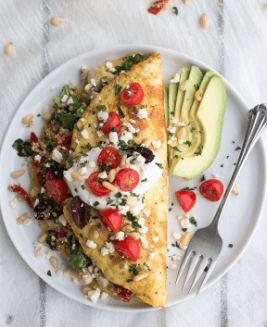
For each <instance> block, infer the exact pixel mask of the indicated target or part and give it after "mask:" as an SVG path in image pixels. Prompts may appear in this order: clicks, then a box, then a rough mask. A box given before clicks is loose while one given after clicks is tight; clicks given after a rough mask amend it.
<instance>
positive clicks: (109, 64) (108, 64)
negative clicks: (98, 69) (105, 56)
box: [106, 61, 113, 69]
mask: <svg viewBox="0 0 267 327" xmlns="http://www.w3.org/2000/svg"><path fill="white" fill-rule="evenodd" d="M106 67H107V68H108V69H110V68H112V67H113V64H112V62H110V61H107V62H106Z"/></svg>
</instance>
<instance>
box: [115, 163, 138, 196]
mask: <svg viewBox="0 0 267 327" xmlns="http://www.w3.org/2000/svg"><path fill="white" fill-rule="evenodd" d="M116 182H117V184H118V186H119V188H120V189H121V190H122V191H124V192H129V191H132V190H133V189H134V188H136V186H137V185H138V183H139V174H138V172H137V171H136V170H134V169H131V168H123V169H121V170H119V171H118V172H117V175H116Z"/></svg>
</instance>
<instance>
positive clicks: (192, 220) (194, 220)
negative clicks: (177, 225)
mask: <svg viewBox="0 0 267 327" xmlns="http://www.w3.org/2000/svg"><path fill="white" fill-rule="evenodd" d="M189 222H190V224H192V225H195V226H197V222H196V219H195V217H191V218H190V219H189Z"/></svg>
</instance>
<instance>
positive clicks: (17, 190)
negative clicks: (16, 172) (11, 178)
mask: <svg viewBox="0 0 267 327" xmlns="http://www.w3.org/2000/svg"><path fill="white" fill-rule="evenodd" d="M8 190H9V191H11V192H15V193H18V195H20V196H21V198H22V199H23V200H24V201H26V202H27V204H28V206H29V207H31V208H33V205H32V199H31V198H30V196H29V194H28V192H27V191H25V190H24V188H23V187H21V186H20V185H16V184H15V185H9V186H8Z"/></svg>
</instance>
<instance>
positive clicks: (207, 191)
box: [199, 179, 223, 202]
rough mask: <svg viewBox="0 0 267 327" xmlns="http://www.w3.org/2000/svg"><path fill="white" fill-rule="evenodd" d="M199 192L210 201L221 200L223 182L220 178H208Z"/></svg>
mask: <svg viewBox="0 0 267 327" xmlns="http://www.w3.org/2000/svg"><path fill="white" fill-rule="evenodd" d="M199 192H200V194H201V195H203V196H204V198H206V199H207V200H209V201H212V202H216V201H219V200H220V198H221V197H222V194H223V184H222V182H221V181H219V180H218V179H208V180H207V181H205V182H203V183H202V184H201V185H200V186H199Z"/></svg>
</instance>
